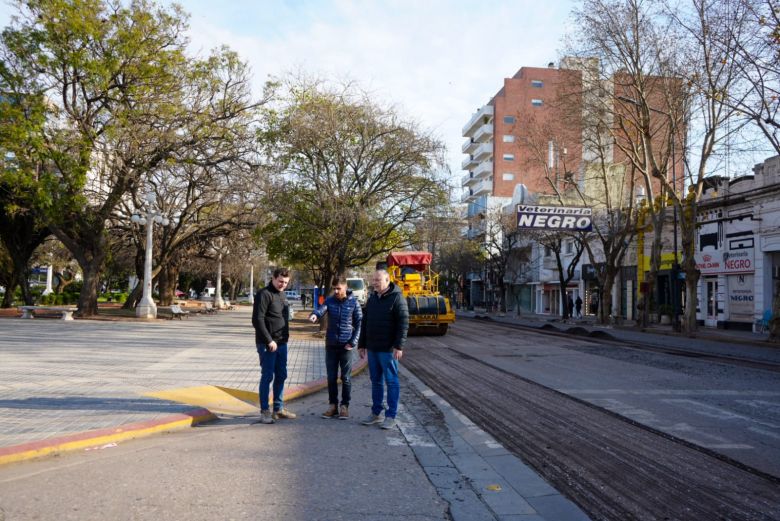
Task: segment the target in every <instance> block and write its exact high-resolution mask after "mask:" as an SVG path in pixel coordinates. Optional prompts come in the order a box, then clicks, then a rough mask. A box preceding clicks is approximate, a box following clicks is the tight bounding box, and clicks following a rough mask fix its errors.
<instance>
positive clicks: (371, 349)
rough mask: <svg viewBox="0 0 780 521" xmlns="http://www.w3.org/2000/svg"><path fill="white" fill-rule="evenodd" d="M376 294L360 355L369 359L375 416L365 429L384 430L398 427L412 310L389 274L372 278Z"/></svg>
mask: <svg viewBox="0 0 780 521" xmlns="http://www.w3.org/2000/svg"><path fill="white" fill-rule="evenodd" d="M372 282H373V286H374V292H373V293H372V294H371V296H370V297H369V298H368V302H366V309H365V312H364V314H363V326H362V328H361V330H360V341H359V344H358V352H359V353H360V358H365V357H366V356H368V374H369V377H370V378H371V414H369V415H368V418H366V419H365V420H364V421H363V425H375V424H378V423H381V424H382V428H383V429H392V428H393V427H394V426H395V416H396V414H397V413H398V400H399V398H400V395H401V385H400V383H399V381H398V361H399V360H401V357H402V356H403V348H404V344H405V343H406V333H407V331H408V330H409V309H408V307H407V306H406V299H405V298H404V296H403V293H402V292H401V288H400V287H398V286H397V285H395V284H393V283H391V282H390V276H389V275H388V273H387V271H386V270H376V271H375V272H374V276H373V278H372ZM385 385H387V410H386V411H385V419H384V421H382V418H381V417H380V414H381V413H382V408H383V407H382V401H383V398H384V394H385Z"/></svg>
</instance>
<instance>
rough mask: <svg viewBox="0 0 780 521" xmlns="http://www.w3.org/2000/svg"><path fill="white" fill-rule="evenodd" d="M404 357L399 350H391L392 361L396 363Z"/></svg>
mask: <svg viewBox="0 0 780 521" xmlns="http://www.w3.org/2000/svg"><path fill="white" fill-rule="evenodd" d="M402 356H404V352H403V351H401V350H400V349H396V348H395V347H394V348H393V360H395V361H398V360H400V359H401V357H402Z"/></svg>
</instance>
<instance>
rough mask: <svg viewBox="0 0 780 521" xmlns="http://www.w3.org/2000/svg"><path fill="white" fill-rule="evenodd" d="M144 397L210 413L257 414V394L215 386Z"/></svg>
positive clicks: (158, 392) (177, 390)
mask: <svg viewBox="0 0 780 521" xmlns="http://www.w3.org/2000/svg"><path fill="white" fill-rule="evenodd" d="M144 396H149V397H151V398H159V399H160V400H168V401H171V402H178V403H186V404H187V405H195V406H198V407H205V408H206V409H208V410H209V411H211V412H212V413H215V414H226V415H231V416H246V415H248V414H254V413H256V412H257V403H258V400H257V393H252V392H249V391H241V390H239V389H229V388H227V387H217V386H215V385H202V386H198V387H183V388H180V389H170V390H167V391H156V392H153V393H144Z"/></svg>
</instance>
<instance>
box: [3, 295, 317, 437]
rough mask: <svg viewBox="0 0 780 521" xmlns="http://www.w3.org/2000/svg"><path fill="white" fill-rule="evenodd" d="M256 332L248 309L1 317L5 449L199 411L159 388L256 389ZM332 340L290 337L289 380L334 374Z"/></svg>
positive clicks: (298, 380) (257, 372)
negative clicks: (329, 368)
mask: <svg viewBox="0 0 780 521" xmlns="http://www.w3.org/2000/svg"><path fill="white" fill-rule="evenodd" d="M254 338H255V337H254V329H253V328H252V324H251V321H250V309H249V308H239V309H237V310H235V311H226V312H221V313H219V314H217V315H198V316H195V317H193V318H190V319H186V320H181V321H179V320H176V321H162V320H156V321H150V322H137V321H92V320H76V321H72V322H69V321H62V320H54V319H33V320H21V319H3V320H0V339H2V340H0V360H2V363H0V447H8V446H10V445H18V444H21V443H25V442H30V441H37V440H42V439H47V438H52V437H58V436H63V435H68V434H73V433H77V432H82V431H86V430H93V429H104V428H112V427H118V426H122V425H128V424H132V423H134V422H139V421H144V420H154V419H157V418H161V417H165V416H167V415H171V414H174V413H180V412H183V411H186V410H190V409H192V407H191V406H188V405H182V404H178V403H174V402H169V401H164V400H159V399H154V398H149V397H146V396H145V394H147V393H151V392H158V391H167V390H170V389H177V388H186V387H194V386H205V385H217V386H222V387H228V388H231V389H239V390H243V391H249V392H254V393H256V392H257V383H258V377H259V369H258V357H257V351H256V350H255V340H254ZM323 347H324V343H323V342H322V341H321V340H318V339H316V338H311V339H310V340H306V339H294V340H292V341H291V342H290V348H289V361H288V373H289V376H288V380H287V383H288V385H291V386H292V385H296V384H303V383H305V382H311V381H315V380H318V379H320V378H322V377H323V376H324V375H325V365H324V348H323Z"/></svg>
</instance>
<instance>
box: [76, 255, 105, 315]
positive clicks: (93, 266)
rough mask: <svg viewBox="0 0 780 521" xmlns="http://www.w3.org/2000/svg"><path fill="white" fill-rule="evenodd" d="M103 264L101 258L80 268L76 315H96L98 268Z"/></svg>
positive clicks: (98, 282)
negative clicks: (80, 283)
mask: <svg viewBox="0 0 780 521" xmlns="http://www.w3.org/2000/svg"><path fill="white" fill-rule="evenodd" d="M102 264H103V258H102V256H101V257H100V258H99V259H94V260H93V261H92V262H90V263H89V264H86V265H82V266H81V272H82V276H83V277H84V278H83V280H82V286H81V293H80V294H79V303H78V308H79V311H78V315H79V316H81V317H92V316H95V315H97V314H98V305H97V298H98V287H99V284H100V268H101V266H102Z"/></svg>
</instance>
